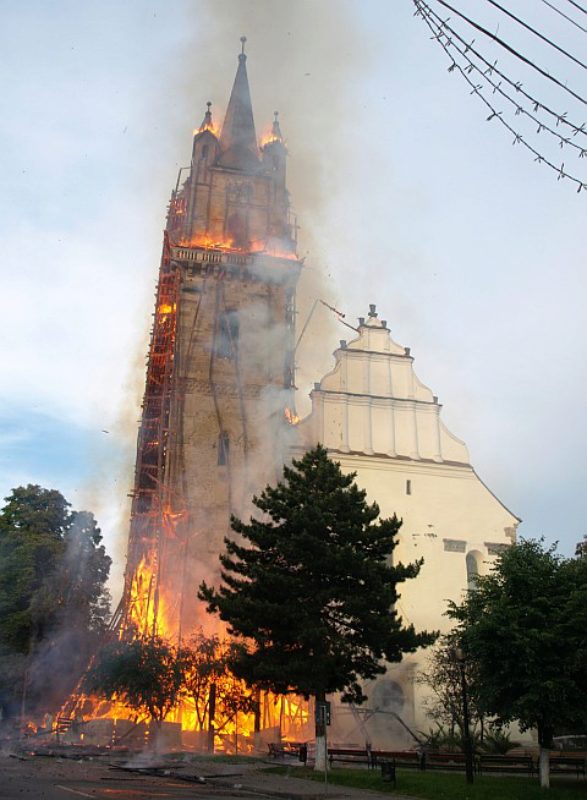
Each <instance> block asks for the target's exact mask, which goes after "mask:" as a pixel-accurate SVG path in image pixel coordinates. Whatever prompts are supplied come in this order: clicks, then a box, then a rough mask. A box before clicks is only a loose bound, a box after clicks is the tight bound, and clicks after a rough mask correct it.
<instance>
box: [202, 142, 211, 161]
mask: <svg viewBox="0 0 587 800" xmlns="http://www.w3.org/2000/svg"><path fill="white" fill-rule="evenodd" d="M208 150H209V145H207V144H205V145H204V146H203V147H202V155H201V158H202V161H205V160H206V159H207V158H208Z"/></svg>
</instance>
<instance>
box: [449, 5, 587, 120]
mask: <svg viewBox="0 0 587 800" xmlns="http://www.w3.org/2000/svg"><path fill="white" fill-rule="evenodd" d="M436 2H437V3H440V5H441V6H444V7H445V8H448V10H449V11H452V12H453V13H454V14H456V15H457V16H458V17H460V18H461V19H463V20H464V21H465V22H466V23H467V24H469V25H470V26H471V27H472V28H475V30H477V31H479V32H480V33H483V34H484V35H485V36H488V37H489V38H490V39H492V40H493V41H494V42H495V43H496V44H498V45H499V46H500V47H503V48H504V50H507V51H508V53H511V54H512V55H513V56H515V57H516V58H517V59H519V60H520V61H522V62H523V63H524V64H526V65H527V66H529V67H531V68H532V69H534V70H536V72H538V73H540V75H542V76H543V77H544V78H546V79H547V80H549V81H551V82H552V83H554V84H556V86H558V87H560V88H561V89H564V91H565V92H568V94H570V95H571V96H572V97H574V98H575V100H578V101H579V102H580V103H583V104H584V105H586V106H587V100H585V98H583V97H581V95H580V94H577V92H574V91H573V90H572V89H569V87H568V86H567V85H566V84H565V83H563V82H562V81H560V80H559V79H558V78H555V77H554V75H551V74H550V73H549V72H547V71H546V70H544V69H542V67H539V66H538V64H535V63H534V62H533V61H532V60H531V59H529V58H527V57H526V56H525V55H523V54H522V53H520V52H518V50H516V49H515V47H512V46H511V45H509V44H508V43H507V42H506V41H504V39H501V38H500V37H499V36H498V35H497V34H495V33H491V31H489V30H487V28H484V27H483V25H480V24H479V23H478V22H475V21H474V20H472V19H471V18H470V17H467V15H466V14H463V13H462V11H459V10H458V9H457V8H455V7H454V6H451V5H450V3H447V2H446V0H436Z"/></svg>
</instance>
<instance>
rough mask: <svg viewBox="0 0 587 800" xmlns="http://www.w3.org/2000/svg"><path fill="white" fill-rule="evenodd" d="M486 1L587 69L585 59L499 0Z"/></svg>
mask: <svg viewBox="0 0 587 800" xmlns="http://www.w3.org/2000/svg"><path fill="white" fill-rule="evenodd" d="M485 1H486V2H487V3H489V4H490V5H492V6H493V7H494V8H497V9H498V10H499V11H501V12H502V13H503V14H505V15H506V16H507V17H509V18H510V19H513V20H514V22H517V23H518V25H521V26H522V28H525V29H526V30H527V31H530V33H532V34H534V36H537V37H538V38H539V39H541V40H542V41H543V42H546V44H548V45H550V47H552V48H553V49H554V50H557V51H558V52H559V53H562V54H563V55H564V56H566V57H567V58H569V59H570V60H571V61H574V62H575V64H578V65H579V66H580V67H583V69H587V64H585V63H583V61H580V60H579V59H578V58H575V56H574V55H572V54H571V53H569V52H568V51H567V50H565V49H564V47H560V45H558V44H557V43H556V42H553V41H552V39H549V38H548V36H545V35H544V34H543V33H540V31H537V30H536V28H533V27H532V26H531V25H528V23H527V22H524V20H523V19H520V17H517V16H516V15H515V14H513V13H512V12H511V11H508V10H507V8H504V7H503V6H502V5H500V4H499V3H498V2H497V0H485Z"/></svg>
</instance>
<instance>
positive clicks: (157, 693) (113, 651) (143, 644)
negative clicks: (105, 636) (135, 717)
mask: <svg viewBox="0 0 587 800" xmlns="http://www.w3.org/2000/svg"><path fill="white" fill-rule="evenodd" d="M183 677H184V665H183V662H182V659H181V657H180V654H179V653H178V651H177V649H176V648H175V647H173V646H172V645H170V644H169V643H167V642H165V641H164V640H163V639H160V638H159V637H147V636H144V637H139V638H136V639H133V640H132V641H124V640H121V641H114V642H111V643H110V644H108V645H106V646H105V647H103V648H102V649H101V650H100V652H99V653H98V654H97V656H96V659H95V661H94V663H93V664H92V666H91V668H90V669H89V671H88V672H87V673H86V675H85V676H84V686H85V689H86V691H88V692H90V693H92V694H97V695H99V696H101V697H104V698H105V699H107V700H120V701H122V702H123V703H125V704H126V705H128V706H129V707H130V708H132V709H134V710H135V711H136V712H137V714H139V715H145V716H147V715H148V716H149V717H150V718H151V719H152V720H154V721H155V722H156V723H161V722H162V721H163V720H164V719H165V717H166V716H167V715H168V714H169V712H170V711H171V709H172V708H173V706H174V705H175V704H176V702H177V700H178V698H179V695H180V692H181V689H182V685H183Z"/></svg>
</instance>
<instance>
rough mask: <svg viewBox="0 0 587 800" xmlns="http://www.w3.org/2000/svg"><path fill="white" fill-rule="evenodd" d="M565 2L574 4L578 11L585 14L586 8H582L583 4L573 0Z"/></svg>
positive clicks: (586, 12)
mask: <svg viewBox="0 0 587 800" xmlns="http://www.w3.org/2000/svg"><path fill="white" fill-rule="evenodd" d="M567 2H568V3H570V4H571V5H572V6H575V8H576V9H578V10H579V11H582V12H583V14H587V8H583V6H581V5H579V3H576V2H575V0H567Z"/></svg>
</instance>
